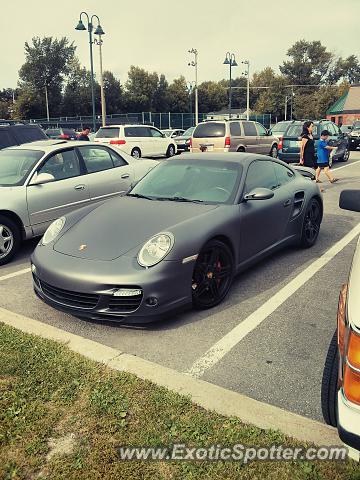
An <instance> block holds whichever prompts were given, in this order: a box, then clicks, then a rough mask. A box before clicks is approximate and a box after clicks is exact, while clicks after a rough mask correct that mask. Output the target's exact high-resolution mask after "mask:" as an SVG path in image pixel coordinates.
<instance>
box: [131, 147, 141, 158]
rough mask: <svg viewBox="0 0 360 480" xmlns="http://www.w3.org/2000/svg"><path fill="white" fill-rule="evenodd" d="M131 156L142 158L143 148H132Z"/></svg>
mask: <svg viewBox="0 0 360 480" xmlns="http://www.w3.org/2000/svg"><path fill="white" fill-rule="evenodd" d="M131 156H132V157H134V158H141V150H140V148H133V149H132V150H131Z"/></svg>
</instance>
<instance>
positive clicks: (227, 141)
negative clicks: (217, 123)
mask: <svg viewBox="0 0 360 480" xmlns="http://www.w3.org/2000/svg"><path fill="white" fill-rule="evenodd" d="M225 147H230V137H225Z"/></svg>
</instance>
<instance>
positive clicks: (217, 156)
mask: <svg viewBox="0 0 360 480" xmlns="http://www.w3.org/2000/svg"><path fill="white" fill-rule="evenodd" d="M185 160H199V162H201V161H204V160H210V161H222V162H224V163H225V162H231V163H233V162H236V163H241V164H242V165H244V164H248V163H250V162H252V161H253V160H270V161H274V160H276V159H273V158H272V157H269V156H267V155H261V154H256V153H246V152H227V153H209V152H207V153H182V154H181V157H180V158H176V159H174V157H172V158H170V159H167V160H165V161H166V162H170V163H171V162H174V161H179V162H184V161H185ZM162 163H163V162H162Z"/></svg>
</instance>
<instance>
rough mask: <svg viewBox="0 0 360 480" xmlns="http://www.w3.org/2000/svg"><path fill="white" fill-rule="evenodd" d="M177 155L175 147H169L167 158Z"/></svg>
mask: <svg viewBox="0 0 360 480" xmlns="http://www.w3.org/2000/svg"><path fill="white" fill-rule="evenodd" d="M174 155H175V147H174V145H169V146H168V149H167V151H166V158H170V157H173V156H174Z"/></svg>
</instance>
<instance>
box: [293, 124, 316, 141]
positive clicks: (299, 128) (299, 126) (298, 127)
mask: <svg viewBox="0 0 360 480" xmlns="http://www.w3.org/2000/svg"><path fill="white" fill-rule="evenodd" d="M302 129H303V128H302V124H297V125H290V127H289V128H288V129H287V130H286V132H285V137H296V138H299V137H300V136H301V133H302ZM318 131H319V128H318V125H314V126H313V132H312V133H313V136H314V137H316V136H317V135H318Z"/></svg>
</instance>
